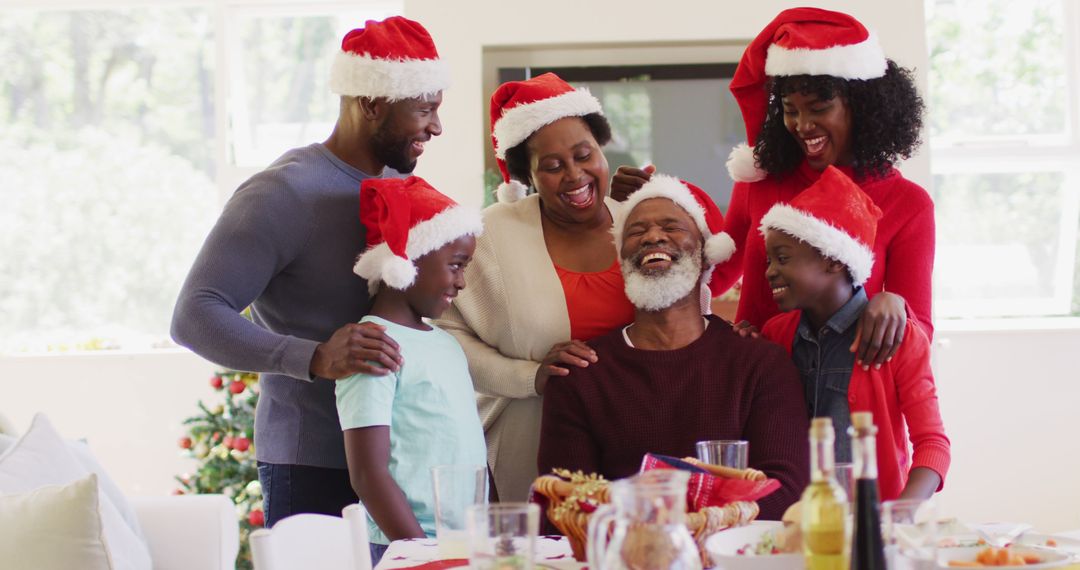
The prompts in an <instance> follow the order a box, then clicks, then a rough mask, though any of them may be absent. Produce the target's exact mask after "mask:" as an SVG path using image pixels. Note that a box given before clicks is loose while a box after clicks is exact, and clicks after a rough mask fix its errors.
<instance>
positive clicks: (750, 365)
mask: <svg viewBox="0 0 1080 570" xmlns="http://www.w3.org/2000/svg"><path fill="white" fill-rule="evenodd" d="M708 319H709V326H708V328H706V329H705V332H704V333H703V334H702V335H701V338H699V339H697V340H695V341H694V342H692V343H690V344H688V345H686V346H684V347H682V348H679V349H675V350H640V349H636V348H631V347H629V346H627V345H626V342H625V341H624V340H623V336H622V331H621V330H616V331H612V332H611V333H610V334H607V335H604V336H601V337H598V338H596V339H594V340H592V341H589V346H591V347H593V349H595V350H596V354H597V355H598V356H599V358H600V359H599V361H597V362H596V363H595V364H591V365H589V366H588V367H586V368H577V367H576V366H571V367H570V375H569V376H552V377H551V379H550V380H549V381H548V385H547V389H546V390H545V391H544V413H543V416H542V417H543V419H542V421H541V427H540V451H539V454H538V456H537V464H538V467H539V472H540V473H550V472H551V469H552V468H554V467H559V468H565V469H569V470H570V471H577V470H579V469H580V470H582V471H584V472H585V473H599V474H601V475H603V476H604V477H605V478H606V479H607V480H609V481H611V480H614V479H620V478H622V477H628V476H630V475H633V474H634V473H637V472H638V469H639V467H641V460H642V458H643V457H644V456H645V454H646V453H659V454H662V455H670V456H672V457H687V456H691V457H693V456H694V453H695V450H694V443H695V442H697V441H701V440H706V439H745V440H747V441H749V442H750V457H749V464H750V467H753V468H755V469H760V470H761V471H764V472H765V474H766V475H768V476H769V477H770V478H771V479H776V480H778V481H780V489H779V490H777V491H776V492H774V493H772V494H770V495H769V496H767V497H764V498H762V499H761V500H760V501H758V504H759V505H760V507H761V514H760V516H759V518H761V519H768V520H780V517H781V516H782V515H783V514H784V511H785V510H786V509H787V508H788V507H789V506H790V505H791V504H792V503H794V502H795V501H797V500H799V496H800V495H801V494H802V491H803V488H805V487H806V484H807V483H808V482H809V480H810V458H809V455H810V446H808V445H807V444H806V434H807V430H808V429H809V428H810V422H809V420H808V419H807V417H806V400H805V398H804V397H803V393H802V384H801V383H800V382H799V373H798V371H796V370H795V365H794V364H792V363H791V358H790V357H788V355H787V354H785V353H784V351H783V349H781V348H780V347H779V346H776V345H775V344H773V343H770V342H766V341H764V340H762V339H759V338H743V337H740V336H739V335H737V334H735V332H734V331H733V330H732V329H731V326H729V325H728V324H727V323H725V322H723V321H721V320H720V319H719V318H718V317H715V316H711V317H708ZM905 344H907V343H905Z"/></svg>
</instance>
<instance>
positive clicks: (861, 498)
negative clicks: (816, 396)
mask: <svg viewBox="0 0 1080 570" xmlns="http://www.w3.org/2000/svg"><path fill="white" fill-rule="evenodd" d="M848 433H849V434H851V443H852V458H853V459H854V460H855V461H854V463H855V465H854V474H853V476H854V477H855V538H854V540H852V542H851V570H885V544H884V542H883V541H882V539H881V504H880V500H879V499H878V485H877V451H876V449H877V446H876V445H875V444H876V439H877V428H876V427H874V416H873V414H871V413H870V412H855V413H853V414H851V427H850V428H848Z"/></svg>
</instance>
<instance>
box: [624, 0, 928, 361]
mask: <svg viewBox="0 0 1080 570" xmlns="http://www.w3.org/2000/svg"><path fill="white" fill-rule="evenodd" d="M731 91H732V93H733V94H734V95H735V98H736V100H737V101H738V103H739V107H740V110H741V111H742V114H743V120H744V122H745V124H746V131H747V137H748V140H749V141H750V142H752V143H754V146H753V147H752V148H751V147H747V146H745V145H740V147H738V148H736V149H735V151H733V152H732V156H731V158H730V159H729V160H728V171H729V172H730V174H731V176H732V178H734V179H735V180H736V184H735V187H734V190H733V192H732V196H731V202H730V205H729V206H728V210H727V212H726V214H725V220H726V226H725V230H726V231H727V233H728V234H730V235H731V236H732V238H733V239H734V240H735V243H736V251H735V255H733V256H732V258H731V259H730V260H728V261H727V262H726V263H723V264H721V265H718V266H717V267H716V271H715V272H714V273H713V282H712V285H713V287H712V289H713V290H714V291H722V290H726V289H728V288H730V287H731V286H732V285H734V284H735V283H736V282H737V281H738V280H739V278H740V277H742V279H743V284H742V290H741V294H740V298H739V308H738V312H737V315H736V320H737V321H745V322H747V323H748V324H750V325H752V326H754V327H758V328H760V327H761V326H762V325H764V323H765V321H767V320H768V319H769V318H770V317H772V316H773V315H775V314H776V313H777V308H776V304H775V303H774V302H773V300H772V294H771V291H770V289H769V285H768V283H767V282H766V280H765V277H764V276H765V267H766V261H765V257H766V256H765V244H764V241H763V240H762V237H761V234H760V232H758V226H759V225H760V223H761V218H762V216H764V215H765V213H766V212H767V211H768V210H769V208H771V207H772V206H773V205H774V204H776V203H778V202H790V201H791V200H792V199H793V198H795V196H797V195H799V193H800V192H802V191H803V190H804V189H806V188H807V187H808V186H810V185H811V184H813V183H814V182H815V181H816V180H817V179H818V177H819V176H820V175H821V171H822V170H824V169H825V167H827V166H830V165H832V166H836V167H837V168H839V169H840V170H841V171H842V172H844V174H846V175H848V176H849V177H851V178H852V179H853V180H855V182H856V183H858V185H859V186H860V187H861V188H862V190H863V191H864V192H866V194H867V195H869V196H870V198H871V199H872V200H873V201H874V203H875V204H876V205H877V206H878V208H880V209H881V211H882V213H883V217H882V219H881V221H880V223H879V224H878V232H877V241H876V242H875V243H874V245H873V250H874V253H875V259H876V262H875V263H874V267H873V269H872V271H871V273H870V276H869V279H868V280H867V282H866V285H865V289H866V293H867V295H868V296H869V298H870V304H869V306H868V307H867V308H866V310H865V311H864V312H863V314H862V317H861V318H860V321H859V330H858V334H857V337H856V341H855V342H854V343H853V344H852V350H855V351H856V360H857V363H858V364H860V365H862V366H880V365H881V364H883V363H884V362H886V361H887V360H888V359H889V358H891V357H892V356H893V355H894V354H895V353H896V351H897V349H898V348H899V346H900V344H901V341H902V339H903V337H904V330H905V326H906V322H907V318H908V317H912V318H913V319H914V320H915V322H916V324H917V325H918V326H919V328H920V329H922V331H923V332H925V333H926V335H927V336H928V337H932V336H933V325H932V323H931V320H930V301H931V295H930V292H931V272H932V270H933V265H934V233H935V229H934V205H933V202H932V201H931V199H930V196H929V195H928V194H927V192H926V191H925V190H924V189H923V188H921V187H920V186H918V185H917V184H914V183H913V182H911V181H909V180H907V179H905V178H904V177H903V176H902V175H901V174H900V173H899V172H898V171H897V170H896V169H895V168H893V165H894V164H895V163H896V161H897V160H899V159H901V158H907V157H909V156H910V155H911V154H912V152H913V151H914V150H915V148H916V147H917V146H918V144H919V142H920V141H919V132H920V130H921V128H922V113H923V103H922V100H921V98H920V97H919V95H918V93H917V91H916V89H915V84H914V81H913V80H912V77H911V74H910V72H909V71H907V70H905V69H903V68H901V67H899V66H897V65H896V63H895V62H893V61H891V60H889V59H886V57H885V55H884V53H883V52H882V50H881V46H880V45H879V44H878V42H877V39H876V37H875V36H874V35H873V34H872V33H871V32H869V31H868V30H867V29H866V28H865V27H864V26H863V25H862V24H860V23H859V22H858V21H857V20H855V19H854V18H852V17H851V16H848V15H846V14H841V13H838V12H830V11H827V10H821V9H817V8H795V9H791V10H785V11H783V12H781V13H780V14H779V15H778V16H777V17H776V18H775V19H774V20H773V21H772V22H771V23H770V24H769V25H768V26H766V27H765V29H764V30H762V32H761V33H760V34H759V35H758V36H757V38H755V39H754V41H753V42H752V43H751V44H750V46H749V47H748V48H747V49H746V52H745V53H744V54H743V57H742V60H741V61H740V62H739V67H738V68H737V69H736V71H735V76H734V78H733V79H732V82H731ZM649 176H650V175H649V174H648V173H647V172H646V171H643V170H638V169H633V168H625V167H624V168H620V169H619V171H618V172H617V174H616V175H615V177H614V178H613V181H612V194H613V195H614V196H622V195H625V194H626V193H628V192H631V191H633V190H634V189H635V188H637V187H640V186H641V184H643V183H644V181H645V180H648V178H649Z"/></svg>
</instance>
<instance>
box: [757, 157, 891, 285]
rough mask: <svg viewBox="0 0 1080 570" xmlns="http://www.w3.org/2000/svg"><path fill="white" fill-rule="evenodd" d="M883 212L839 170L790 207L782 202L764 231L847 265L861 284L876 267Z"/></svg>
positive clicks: (764, 221) (830, 172)
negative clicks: (782, 235) (779, 233)
mask: <svg viewBox="0 0 1080 570" xmlns="http://www.w3.org/2000/svg"><path fill="white" fill-rule="evenodd" d="M880 219H881V210H880V209H879V208H878V207H877V205H875V204H874V201H873V200H871V199H870V197H869V196H867V195H866V192H863V191H862V189H861V188H859V185H858V184H855V182H853V181H852V180H851V179H850V178H848V177H847V175H845V174H844V173H843V172H841V171H840V169H838V168H836V167H835V166H829V167H826V168H825V170H824V171H823V172H822V173H821V177H820V178H818V180H817V182H815V183H813V184H812V185H810V187H809V188H807V189H806V190H803V191H802V192H800V193H799V195H798V196H796V197H795V199H794V200H792V201H791V203H790V204H776V205H775V206H773V207H772V208H771V209H770V210H769V211H768V213H766V214H765V216H764V217H763V218H761V227H760V228H759V229H760V230H761V233H762V234H764V233H765V230H770V229H771V230H780V231H782V232H784V233H786V234H788V235H790V236H792V237H794V238H797V239H799V240H801V241H803V242H806V243H807V244H809V245H811V246H813V247H814V249H817V250H818V251H820V252H821V254H822V255H824V256H825V257H828V258H829V259H835V260H836V261H839V262H840V263H843V264H844V265H846V266H847V268H848V272H849V273H850V274H851V280H852V282H854V284H855V285H862V284H863V283H866V280H867V278H869V277H870V271H871V269H873V267H874V249H873V248H874V238H875V237H876V236H877V223H878V220H880Z"/></svg>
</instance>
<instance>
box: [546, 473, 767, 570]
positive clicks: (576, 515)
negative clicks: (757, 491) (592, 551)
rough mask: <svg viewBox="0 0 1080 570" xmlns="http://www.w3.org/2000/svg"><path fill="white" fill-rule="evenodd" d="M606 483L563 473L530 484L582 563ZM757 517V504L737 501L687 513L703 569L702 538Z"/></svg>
mask: <svg viewBox="0 0 1080 570" xmlns="http://www.w3.org/2000/svg"><path fill="white" fill-rule="evenodd" d="M608 484H609V483H608V481H606V480H605V479H604V478H603V477H600V476H598V475H585V474H583V473H581V472H580V471H579V472H577V473H570V472H569V471H565V470H556V471H555V474H554V475H542V476H540V477H539V478H537V479H536V482H535V483H533V491H534V492H535V493H537V494H539V495H540V496H542V497H544V498H545V499H546V503H547V508H546V514H547V517H548V520H550V521H551V523H552V524H554V525H555V527H556V528H558V529H559V531H560V532H562V533H563V534H564V535H565V536H566V538H567V540H569V541H570V548H571V549H572V550H573V552H574V558H575V559H577V561H578V562H585V551H586V536H587V535H588V529H589V517H590V516H591V515H592V513H593V511H595V510H596V507H597V506H599V505H602V504H606V503H608V501H609V496H608ZM757 515H758V505H757V503H756V502H753V501H736V502H733V503H728V504H727V505H724V506H722V507H705V508H703V509H701V510H699V511H697V512H691V513H687V515H686V526H687V527H688V528H689V529H690V532H691V534H693V536H694V540H695V542H697V546H698V553H699V554H700V555H701V560H702V562H703V563H704V564H705V567H706V568H708V567H711V566H712V565H711V564H710V563H709V559H708V555H707V553H706V552H705V548H704V545H705V539H706V538H708V537H709V536H712V534H713V533H715V532H718V531H721V530H723V529H726V528H730V527H733V526H742V525H745V524H748V523H750V522H751V521H753V520H754V519H755V518H756V517H757Z"/></svg>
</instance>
